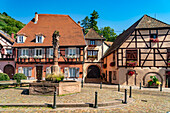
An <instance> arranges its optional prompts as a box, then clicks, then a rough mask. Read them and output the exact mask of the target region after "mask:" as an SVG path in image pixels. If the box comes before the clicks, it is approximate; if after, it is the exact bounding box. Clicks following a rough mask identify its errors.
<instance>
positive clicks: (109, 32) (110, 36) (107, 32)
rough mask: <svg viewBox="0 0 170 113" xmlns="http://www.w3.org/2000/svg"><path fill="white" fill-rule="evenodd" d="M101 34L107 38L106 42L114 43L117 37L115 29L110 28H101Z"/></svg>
mask: <svg viewBox="0 0 170 113" xmlns="http://www.w3.org/2000/svg"><path fill="white" fill-rule="evenodd" d="M99 34H100V35H103V37H105V38H106V41H111V42H113V41H114V40H115V39H116V37H117V35H116V33H115V32H114V29H112V28H110V27H109V26H107V27H104V28H101V29H100V31H99Z"/></svg>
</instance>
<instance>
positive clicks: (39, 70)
mask: <svg viewBox="0 0 170 113" xmlns="http://www.w3.org/2000/svg"><path fill="white" fill-rule="evenodd" d="M36 76H37V80H42V66H36Z"/></svg>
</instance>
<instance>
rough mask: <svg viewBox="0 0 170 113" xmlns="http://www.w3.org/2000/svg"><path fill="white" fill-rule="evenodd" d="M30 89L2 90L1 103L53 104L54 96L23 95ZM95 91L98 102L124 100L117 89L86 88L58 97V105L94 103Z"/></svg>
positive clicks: (0, 91)
mask: <svg viewBox="0 0 170 113" xmlns="http://www.w3.org/2000/svg"><path fill="white" fill-rule="evenodd" d="M25 89H28V88H16V89H3V90H0V98H1V99H0V103H52V102H53V96H39V95H25V94H21V93H22V92H23V90H25ZM95 91H97V92H98V102H108V101H114V100H115V99H122V98H123V94H122V93H118V92H117V91H116V89H110V90H108V89H99V88H91V87H85V88H82V91H81V93H76V94H71V95H65V96H57V99H56V100H57V103H94V96H95Z"/></svg>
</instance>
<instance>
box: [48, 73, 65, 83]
mask: <svg viewBox="0 0 170 113" xmlns="http://www.w3.org/2000/svg"><path fill="white" fill-rule="evenodd" d="M63 79H64V75H63V73H59V74H58V75H55V74H54V73H52V74H48V75H47V76H46V78H45V80H46V81H52V82H60V81H62V80H63Z"/></svg>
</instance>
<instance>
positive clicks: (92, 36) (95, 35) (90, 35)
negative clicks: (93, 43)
mask: <svg viewBox="0 0 170 113" xmlns="http://www.w3.org/2000/svg"><path fill="white" fill-rule="evenodd" d="M85 39H105V38H103V37H101V36H100V35H99V34H98V33H97V32H96V31H95V30H94V29H93V28H91V29H90V30H89V31H88V33H87V34H86V35H85Z"/></svg>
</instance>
